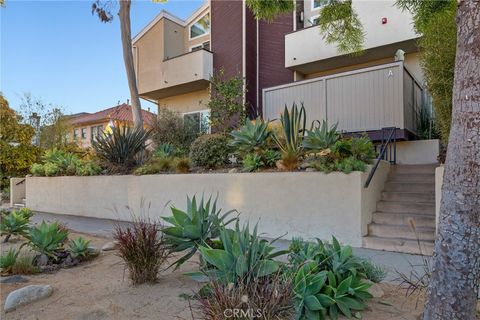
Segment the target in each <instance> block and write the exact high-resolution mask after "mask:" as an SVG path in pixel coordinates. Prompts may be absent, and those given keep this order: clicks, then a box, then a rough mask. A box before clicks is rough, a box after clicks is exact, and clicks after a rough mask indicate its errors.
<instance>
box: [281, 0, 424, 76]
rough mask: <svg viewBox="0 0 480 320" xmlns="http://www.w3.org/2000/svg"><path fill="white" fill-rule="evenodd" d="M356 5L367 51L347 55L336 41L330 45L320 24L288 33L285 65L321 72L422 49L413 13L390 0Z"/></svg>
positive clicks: (354, 4)
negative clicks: (413, 27) (418, 47)
mask: <svg viewBox="0 0 480 320" xmlns="http://www.w3.org/2000/svg"><path fill="white" fill-rule="evenodd" d="M352 6H353V7H354V10H355V11H356V12H357V14H358V16H359V19H360V21H361V22H362V25H363V28H364V32H365V41H364V48H365V53H364V54H363V55H360V56H346V55H343V54H340V53H338V51H337V48H336V45H335V44H327V43H326V42H325V40H324V38H323V36H322V34H321V33H320V28H319V27H318V26H313V27H308V28H305V29H301V30H298V31H295V32H292V33H289V34H287V35H285V67H286V68H289V69H291V70H294V71H299V72H301V73H305V74H308V73H313V72H321V71H325V70H330V69H336V68H341V67H346V66H351V65H355V64H361V63H365V62H369V61H374V60H380V59H384V58H389V57H390V58H391V57H393V56H394V55H395V52H396V51H397V49H402V50H403V51H405V52H406V53H410V52H416V51H418V49H417V47H416V44H415V40H416V39H417V38H418V37H419V36H418V35H417V34H416V33H415V32H414V31H413V29H412V16H411V14H410V13H408V12H403V11H401V10H400V9H398V8H396V7H395V6H394V5H393V4H392V2H390V1H359V0H353V1H352Z"/></svg>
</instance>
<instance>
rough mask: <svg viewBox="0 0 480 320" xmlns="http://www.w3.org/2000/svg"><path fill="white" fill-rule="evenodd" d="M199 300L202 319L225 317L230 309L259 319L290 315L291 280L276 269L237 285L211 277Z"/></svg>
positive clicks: (291, 298) (282, 317)
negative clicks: (206, 289) (271, 272)
mask: <svg viewBox="0 0 480 320" xmlns="http://www.w3.org/2000/svg"><path fill="white" fill-rule="evenodd" d="M199 302H200V306H199V309H200V311H201V313H202V315H203V319H210V320H216V319H225V315H228V313H227V312H230V311H232V310H242V312H243V313H244V314H246V315H248V314H249V315H251V316H252V317H253V318H259V319H291V318H292V317H293V315H294V308H293V294H292V289H291V284H290V281H289V280H288V279H286V278H285V277H284V276H283V275H282V274H281V273H280V272H277V273H275V274H272V275H270V276H267V277H262V278H255V279H252V281H251V282H249V283H246V284H245V283H239V284H238V285H237V286H232V285H231V284H225V283H220V282H218V281H213V282H212V283H211V284H210V290H209V292H208V294H207V295H206V296H205V297H202V298H200V300H199ZM237 318H238V317H237ZM247 318H248V319H250V318H249V317H245V319H247ZM242 319H244V318H242Z"/></svg>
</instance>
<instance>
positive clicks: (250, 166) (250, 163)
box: [242, 153, 265, 172]
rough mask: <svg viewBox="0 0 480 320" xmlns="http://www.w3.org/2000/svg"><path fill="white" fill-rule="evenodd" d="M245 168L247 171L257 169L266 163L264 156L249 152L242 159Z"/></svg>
mask: <svg viewBox="0 0 480 320" xmlns="http://www.w3.org/2000/svg"><path fill="white" fill-rule="evenodd" d="M242 165H243V170H244V171H247V172H251V171H257V170H259V169H260V168H261V167H263V166H264V165H265V163H264V162H263V160H262V157H260V156H259V155H257V154H256V153H249V154H247V155H246V156H245V158H243V160H242Z"/></svg>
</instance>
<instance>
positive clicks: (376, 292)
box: [368, 283, 385, 298]
mask: <svg viewBox="0 0 480 320" xmlns="http://www.w3.org/2000/svg"><path fill="white" fill-rule="evenodd" d="M368 292H370V294H371V295H372V296H373V297H374V298H381V297H383V296H384V295H385V293H384V292H383V289H382V288H381V287H380V286H379V285H378V283H373V284H372V286H371V287H370V289H368Z"/></svg>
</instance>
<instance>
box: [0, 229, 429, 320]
mask: <svg viewBox="0 0 480 320" xmlns="http://www.w3.org/2000/svg"><path fill="white" fill-rule="evenodd" d="M77 235H78V234H76V233H71V236H70V237H76V236H77ZM82 236H84V237H86V238H88V239H90V240H92V245H93V246H95V247H97V248H101V247H102V245H103V244H104V243H106V242H108V241H110V240H108V239H104V238H100V237H92V236H86V235H82ZM6 249H7V246H5V245H3V246H2V251H4V250H6ZM197 269H198V265H197V262H196V261H191V262H187V263H186V264H185V265H184V266H183V267H182V268H181V269H179V270H177V271H175V272H172V271H171V270H168V271H165V272H163V273H162V274H161V277H160V280H159V282H158V283H157V284H154V285H141V286H137V287H133V286H131V284H130V282H129V279H128V278H127V274H126V273H125V272H124V266H123V264H122V261H121V259H120V258H119V257H117V256H116V255H115V251H109V252H102V254H101V255H100V256H99V257H98V258H96V259H94V260H93V261H91V262H87V263H85V264H82V265H80V266H77V267H74V268H71V269H63V270H60V271H57V272H55V273H51V274H38V275H33V276H25V277H27V278H28V279H29V282H28V283H18V284H1V285H0V297H1V303H2V305H1V307H2V312H1V316H0V318H1V319H5V320H13V319H18V320H34V319H39V320H43V319H48V320H56V319H61V320H70V319H71V320H100V319H115V320H116V319H119V320H120V319H122V320H123V319H162V320H163V319H200V318H201V317H200V316H199V314H198V313H196V312H195V309H194V311H193V314H192V312H191V310H190V307H189V302H188V301H187V300H185V299H184V298H182V297H181V296H182V294H191V293H193V292H194V291H195V290H198V288H199V284H198V283H196V282H195V281H193V280H191V279H190V278H189V277H187V276H185V275H184V274H183V273H184V272H188V271H195V270H197ZM29 284H50V285H52V286H53V287H54V293H53V295H52V296H50V297H49V298H47V299H44V300H41V301H37V302H35V303H32V304H30V305H26V306H22V307H19V308H18V309H17V310H15V311H12V312H9V313H7V314H5V312H4V311H3V305H4V303H5V298H6V296H7V295H8V293H10V292H11V291H13V290H15V289H18V288H20V287H23V286H25V285H29ZM381 287H382V289H383V290H384V292H385V295H384V296H383V297H382V298H380V299H374V300H373V301H371V302H370V303H369V307H368V309H367V310H366V311H364V312H363V319H368V320H386V319H393V320H400V319H402V320H410V319H411V320H416V319H419V318H420V314H421V312H422V305H423V300H422V297H420V298H418V297H409V298H406V297H405V295H404V294H403V293H402V292H400V291H399V290H398V288H397V287H396V286H394V285H389V284H381ZM192 303H194V302H192ZM193 308H194V306H193Z"/></svg>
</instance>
